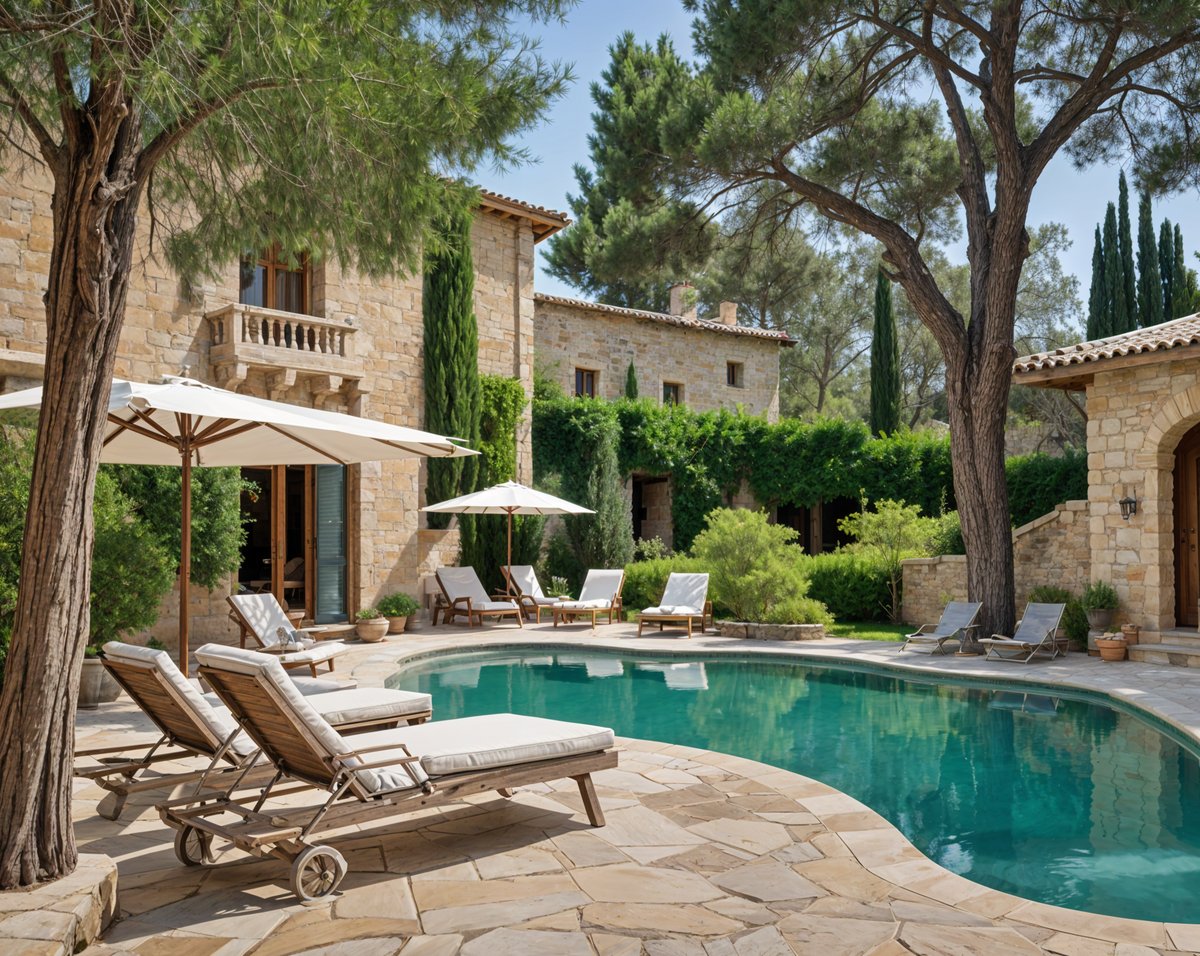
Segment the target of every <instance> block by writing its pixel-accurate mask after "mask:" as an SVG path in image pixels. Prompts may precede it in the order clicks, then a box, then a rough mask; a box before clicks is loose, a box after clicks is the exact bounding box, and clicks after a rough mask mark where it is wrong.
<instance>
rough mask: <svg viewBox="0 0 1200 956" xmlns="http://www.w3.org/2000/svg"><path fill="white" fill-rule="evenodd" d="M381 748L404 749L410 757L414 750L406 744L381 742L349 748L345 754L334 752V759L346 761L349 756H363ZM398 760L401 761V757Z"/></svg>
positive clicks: (376, 751)
mask: <svg viewBox="0 0 1200 956" xmlns="http://www.w3.org/2000/svg"><path fill="white" fill-rule="evenodd" d="M380 750H403V751H404V752H405V753H406V754H408V756H409V757H412V751H411V750H409V749H408V746H407V745H406V744H380V745H379V746H378V747H363V748H362V749H361V750H349V751H347V752H346V753H344V754H334V755H333V759H334V760H336V761H337V762H339V763H345V761H346V758H347V757H361V756H362V755H363V754H370V753H378V752H379V751H380ZM414 759H415V758H414ZM396 762H397V763H399V762H400V761H399V759H397V761H396Z"/></svg>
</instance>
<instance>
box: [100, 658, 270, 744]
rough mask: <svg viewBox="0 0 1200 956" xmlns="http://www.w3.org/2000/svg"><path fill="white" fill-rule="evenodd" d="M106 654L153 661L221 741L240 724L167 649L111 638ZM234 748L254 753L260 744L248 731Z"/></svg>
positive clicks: (193, 713)
mask: <svg viewBox="0 0 1200 956" xmlns="http://www.w3.org/2000/svg"><path fill="white" fill-rule="evenodd" d="M104 656H105V657H111V658H113V659H114V660H121V659H124V660H128V661H137V662H139V663H145V664H150V665H152V666H153V667H154V669H155V670H156V671H158V673H159V674H161V675H162V677H163V678H164V679H165V680H166V681H167V682H168V683H169V684H170V685H171V686H172V687H173V688H174V689H175V690H176V691H178V693H179V696H180V698H181V699H182V701H183V707H184V708H185V709H186V710H187V711H188V713H189V714H190V715H191V716H192V719H193V720H195V722H196V723H197V724H198V725H200V726H203V727H205V728H207V729H208V732H209V733H210V734H212V735H213V736H214V737H216V739H217V740H219V741H224V740H225V739H226V738H227V737H228V736H229V735H230V734H231V733H233V731H234V730H235V729H236V728H237V725H236V724H235V723H234V722H233V720H232V719H231V718H230V716H229V712H228V711H227V710H225V708H224V707H221V706H220V705H219V704H218V705H217V706H213V704H212V703H211V702H210V701H209V699H208V698H207V697H205V695H203V694H201V693H200V691H198V690H197V689H196V688H195V687H194V686H192V682H191V681H189V680H188V679H187V678H186V677H184V676H183V671H181V670H180V669H179V668H178V667H176V666H175V662H174V661H173V660H171V655H170V654H168V653H167V652H166V651H160V650H155V649H154V648H152V647H139V646H138V645H136V644H123V643H121V642H120V641H109V642H108V643H107V644H105V645H104ZM230 749H231V750H232V751H233V752H234V753H235V754H237V756H239V757H245V756H247V755H248V754H252V753H254V751H255V750H256V749H258V748H257V747H255V745H254V742H253V741H252V740H250V739H249V738H248V737H247V736H246V735H245V734H238V735H237V736H236V737H235V738H234V740H233V743H232V744H231V745H230Z"/></svg>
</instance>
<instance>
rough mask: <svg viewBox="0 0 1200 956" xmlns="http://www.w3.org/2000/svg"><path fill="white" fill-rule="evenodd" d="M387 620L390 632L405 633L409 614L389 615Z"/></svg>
mask: <svg viewBox="0 0 1200 956" xmlns="http://www.w3.org/2000/svg"><path fill="white" fill-rule="evenodd" d="M387 622H388V631H387V632H388V633H389V634H403V633H404V625H405V624H407V623H408V615H405V616H404V617H389V618H388V619H387Z"/></svg>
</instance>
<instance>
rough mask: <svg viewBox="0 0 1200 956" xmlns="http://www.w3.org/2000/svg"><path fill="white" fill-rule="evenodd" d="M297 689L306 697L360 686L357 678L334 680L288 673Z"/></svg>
mask: <svg viewBox="0 0 1200 956" xmlns="http://www.w3.org/2000/svg"><path fill="white" fill-rule="evenodd" d="M288 677H290V678H291V679H292V683H293V684H295V685H296V689H297V690H298V691H300V693H302V694H303V695H304V696H305V697H312V696H313V695H314V694H331V693H333V692H334V691H341V690H354V689H355V688H356V687H358V681H355V680H334V679H333V678H331V677H305V676H303V675H301V674H288Z"/></svg>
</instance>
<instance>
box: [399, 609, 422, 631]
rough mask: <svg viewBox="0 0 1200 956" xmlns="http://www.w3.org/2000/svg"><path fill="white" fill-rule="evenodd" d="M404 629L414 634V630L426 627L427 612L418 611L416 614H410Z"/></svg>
mask: <svg viewBox="0 0 1200 956" xmlns="http://www.w3.org/2000/svg"><path fill="white" fill-rule="evenodd" d="M404 629H405V630H406V631H408V633H409V634H412V633H413V632H414V631H422V630H424V629H425V612H424V611H417V613H416V614H410V615H409V616H408V620H407V621H406V622H405V624H404Z"/></svg>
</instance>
